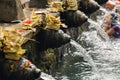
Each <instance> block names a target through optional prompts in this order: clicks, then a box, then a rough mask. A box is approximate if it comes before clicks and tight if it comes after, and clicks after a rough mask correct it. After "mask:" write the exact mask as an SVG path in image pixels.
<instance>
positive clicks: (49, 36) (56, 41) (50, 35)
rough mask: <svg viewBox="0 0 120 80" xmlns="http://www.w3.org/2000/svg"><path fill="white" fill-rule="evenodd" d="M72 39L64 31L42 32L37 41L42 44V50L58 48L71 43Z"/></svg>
mask: <svg viewBox="0 0 120 80" xmlns="http://www.w3.org/2000/svg"><path fill="white" fill-rule="evenodd" d="M70 39H71V37H70V36H69V35H67V34H66V33H64V32H63V31H62V30H58V31H54V30H41V31H40V32H39V34H38V35H37V39H36V40H37V41H39V42H40V44H39V45H40V46H41V47H40V50H46V49H47V48H56V47H60V46H61V45H64V44H66V43H68V42H69V41H70Z"/></svg>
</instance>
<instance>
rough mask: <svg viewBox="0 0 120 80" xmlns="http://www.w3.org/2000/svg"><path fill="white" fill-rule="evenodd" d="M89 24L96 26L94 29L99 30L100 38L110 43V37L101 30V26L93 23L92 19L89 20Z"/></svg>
mask: <svg viewBox="0 0 120 80" xmlns="http://www.w3.org/2000/svg"><path fill="white" fill-rule="evenodd" d="M88 22H89V23H91V24H94V25H95V26H94V28H95V29H96V30H97V32H98V34H99V35H100V37H102V39H104V40H105V41H108V42H110V39H109V36H108V35H107V34H106V32H105V31H104V30H103V29H102V28H101V26H100V25H99V24H98V23H97V22H95V21H93V20H92V19H90V18H88Z"/></svg>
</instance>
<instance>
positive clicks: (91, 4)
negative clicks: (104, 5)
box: [78, 0, 99, 14]
mask: <svg viewBox="0 0 120 80" xmlns="http://www.w3.org/2000/svg"><path fill="white" fill-rule="evenodd" d="M98 9H99V5H98V4H96V2H95V1H94V0H80V1H79V2H78V10H81V11H82V12H84V13H85V14H91V13H93V12H95V11H97V10H98Z"/></svg>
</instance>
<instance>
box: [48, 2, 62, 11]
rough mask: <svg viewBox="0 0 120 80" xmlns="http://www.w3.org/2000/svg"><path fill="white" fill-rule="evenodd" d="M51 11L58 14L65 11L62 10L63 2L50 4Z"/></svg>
mask: <svg viewBox="0 0 120 80" xmlns="http://www.w3.org/2000/svg"><path fill="white" fill-rule="evenodd" d="M50 8H51V9H50V11H51V12H58V11H63V8H62V2H60V1H53V2H51V3H50Z"/></svg>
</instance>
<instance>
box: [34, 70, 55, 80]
mask: <svg viewBox="0 0 120 80" xmlns="http://www.w3.org/2000/svg"><path fill="white" fill-rule="evenodd" d="M41 79H42V80H56V79H55V78H53V77H52V76H51V75H48V74H46V73H44V72H41V76H40V78H39V79H36V80H41Z"/></svg>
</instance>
